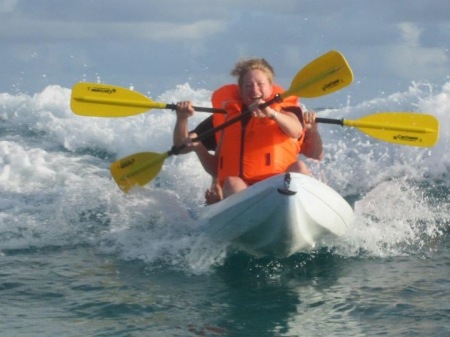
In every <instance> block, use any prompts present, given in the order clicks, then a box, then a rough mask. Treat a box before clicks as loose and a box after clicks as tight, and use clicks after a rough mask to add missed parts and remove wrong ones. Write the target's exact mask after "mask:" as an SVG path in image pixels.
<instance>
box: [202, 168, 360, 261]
mask: <svg viewBox="0 0 450 337" xmlns="http://www.w3.org/2000/svg"><path fill="white" fill-rule="evenodd" d="M200 219H201V228H202V230H203V232H204V233H206V234H207V235H208V236H210V237H211V238H213V239H214V240H217V241H222V242H228V243H230V244H232V245H233V246H235V247H237V248H239V249H242V250H245V251H247V252H249V253H251V254H254V255H258V256H261V255H274V256H278V257H287V256H290V255H292V254H294V253H296V252H299V251H308V250H311V249H312V248H314V247H315V245H316V242H317V241H318V240H320V239H321V238H323V237H324V236H327V235H335V236H341V235H343V234H344V233H345V232H346V230H347V229H348V227H349V226H350V225H351V223H352V222H353V210H352V208H351V207H350V205H349V204H348V203H347V202H346V201H345V200H344V199H343V198H342V197H341V196H340V195H339V194H338V193H337V192H336V191H334V190H333V189H332V188H330V187H329V186H327V185H325V184H323V183H321V182H320V181H318V180H316V179H314V178H312V177H309V176H306V175H303V174H300V173H287V174H280V175H276V176H274V177H271V178H269V179H266V180H264V181H262V182H259V183H257V184H255V185H253V186H250V187H249V188H247V189H246V190H244V191H242V192H240V193H237V194H235V195H232V196H230V197H228V198H226V199H225V200H223V201H221V202H219V203H216V204H213V205H210V206H207V207H205V209H204V211H203V212H202V214H201V216H200Z"/></svg>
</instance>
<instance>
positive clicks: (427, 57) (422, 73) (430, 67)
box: [386, 22, 449, 80]
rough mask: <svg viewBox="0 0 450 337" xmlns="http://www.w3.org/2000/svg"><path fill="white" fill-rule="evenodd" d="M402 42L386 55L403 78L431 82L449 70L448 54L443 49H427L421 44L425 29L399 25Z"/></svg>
mask: <svg viewBox="0 0 450 337" xmlns="http://www.w3.org/2000/svg"><path fill="white" fill-rule="evenodd" d="M398 30H399V32H400V36H401V38H402V42H401V43H400V44H397V45H393V46H391V47H389V48H387V52H386V55H388V56H387V58H388V62H389V63H388V64H389V65H390V68H391V70H392V71H393V72H394V73H395V74H397V75H398V76H400V77H403V78H411V77H413V78H415V79H416V80H430V79H432V78H434V77H436V76H439V75H440V74H441V75H442V77H444V76H445V72H446V70H447V69H448V65H449V58H448V54H447V52H446V51H445V50H443V49H442V48H433V47H425V46H423V45H422V44H421V37H422V34H423V32H424V29H423V28H421V27H419V26H418V25H417V24H413V23H410V22H402V23H399V24H398Z"/></svg>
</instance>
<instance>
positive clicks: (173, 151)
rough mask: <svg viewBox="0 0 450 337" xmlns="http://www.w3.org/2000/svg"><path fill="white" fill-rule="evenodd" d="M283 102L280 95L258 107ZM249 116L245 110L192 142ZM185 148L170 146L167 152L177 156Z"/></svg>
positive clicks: (198, 140) (199, 140)
mask: <svg viewBox="0 0 450 337" xmlns="http://www.w3.org/2000/svg"><path fill="white" fill-rule="evenodd" d="M282 100H283V98H282V97H281V95H280V94H276V95H275V97H274V98H272V99H271V100H269V101H267V102H265V103H262V104H260V105H259V108H260V109H264V108H267V107H268V106H270V105H271V104H273V103H275V102H281V101H282ZM250 114H251V111H250V110H248V109H245V110H244V112H242V113H241V114H240V115H239V116H236V117H234V118H232V119H230V120H229V121H226V122H225V123H223V124H221V125H219V126H218V127H215V128H212V129H209V130H208V131H205V132H203V133H202V134H201V135H199V136H198V137H196V138H194V139H192V141H193V142H201V141H202V140H205V139H206V138H208V137H209V136H211V135H213V134H214V133H216V132H219V131H222V130H223V129H225V128H226V127H228V126H229V125H231V124H234V123H236V122H238V121H240V120H242V119H244V118H245V117H247V116H249V115H250ZM185 148H186V144H181V145H179V146H175V145H174V146H172V148H171V149H170V151H169V155H172V154H174V155H178V154H180V153H181V151H183V150H184V149H185Z"/></svg>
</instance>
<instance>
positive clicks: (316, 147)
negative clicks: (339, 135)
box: [300, 111, 324, 160]
mask: <svg viewBox="0 0 450 337" xmlns="http://www.w3.org/2000/svg"><path fill="white" fill-rule="evenodd" d="M303 119H304V121H305V128H306V130H305V140H304V142H303V145H302V149H301V152H300V153H301V154H303V155H304V156H305V157H307V158H311V159H316V160H322V159H323V156H324V151H323V144H322V137H321V136H320V133H319V129H318V127H317V124H316V123H315V119H316V114H315V113H314V112H308V111H305V112H304V113H303Z"/></svg>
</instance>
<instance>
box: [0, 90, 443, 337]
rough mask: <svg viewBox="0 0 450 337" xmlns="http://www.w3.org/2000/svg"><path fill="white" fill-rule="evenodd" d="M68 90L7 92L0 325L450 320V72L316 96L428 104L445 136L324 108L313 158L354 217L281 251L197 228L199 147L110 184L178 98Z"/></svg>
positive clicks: (165, 331)
mask: <svg viewBox="0 0 450 337" xmlns="http://www.w3.org/2000/svg"><path fill="white" fill-rule="evenodd" d="M112 84H113V83H112ZM70 94H71V89H70V88H65V87H61V86H58V85H53V86H48V87H46V88H43V90H42V92H40V93H36V94H32V95H30V94H25V93H16V92H15V93H0V301H1V306H0V329H1V330H0V331H1V332H0V335H1V336H2V337H3V336H5V337H6V336H155V337H156V336H164V337H168V336H231V337H239V336H246V337H252V336H255V337H265V336H408V337H410V336H427V337H443V336H449V335H450V251H449V247H450V238H449V224H450V216H449V210H450V177H449V176H450V136H449V132H448V126H449V125H450V82H449V83H447V84H446V85H444V86H442V87H436V86H433V85H431V84H426V83H412V84H411V86H410V87H409V88H405V90H404V91H403V92H398V93H394V94H390V95H386V96H379V97H374V98H373V99H371V100H368V101H365V102H362V103H358V104H354V105H352V104H351V103H346V105H345V106H342V107H339V108H335V109H326V110H323V111H320V112H319V116H322V117H330V118H346V119H357V118H360V117H363V116H366V115H369V114H373V113H376V112H386V111H406V112H423V113H429V114H432V115H434V116H435V117H437V118H438V119H439V121H440V125H441V135H440V140H439V143H438V144H437V145H436V146H434V147H432V148H415V147H408V146H401V145H396V144H389V143H386V142H383V141H379V140H376V139H374V138H371V137H369V136H366V135H365V134H363V133H362V132H360V131H359V130H356V129H352V128H349V127H344V128H342V127H339V126H332V125H321V126H320V130H321V134H322V137H323V141H324V144H325V149H326V157H325V160H324V161H323V162H320V163H317V162H312V161H308V162H307V163H308V165H309V167H310V169H311V170H312V172H313V174H314V175H315V176H316V177H320V179H321V180H323V181H325V182H326V183H327V184H329V185H330V186H331V187H333V188H334V189H335V190H336V191H338V192H339V193H340V194H341V195H342V196H344V197H345V198H346V199H347V200H348V201H349V202H350V204H351V205H352V207H353V208H354V210H355V223H354V224H353V226H352V228H350V229H349V231H348V232H347V233H346V234H345V235H344V236H342V237H340V238H337V239H333V240H331V239H327V240H324V241H323V242H319V243H318V245H317V247H316V249H315V250H313V251H309V252H299V253H298V254H295V255H293V256H291V257H289V258H285V259H277V258H273V257H259V258H258V257H254V256H251V255H248V254H246V253H244V252H240V251H236V250H234V249H233V248H232V247H229V246H226V245H217V244H215V243H212V242H208V241H207V240H202V239H201V238H200V237H199V236H198V235H196V234H195V233H196V227H197V226H198V221H197V216H198V212H199V209H201V208H202V207H204V206H203V194H204V191H205V189H206V188H207V187H208V184H209V178H208V176H207V174H206V173H204V172H203V170H202V168H201V166H200V164H199V163H198V161H197V159H196V157H195V155H192V154H188V155H182V156H172V157H170V158H168V159H167V160H166V161H165V162H164V167H163V168H162V170H161V172H160V174H159V175H158V176H157V178H156V179H155V180H154V181H153V182H152V183H151V184H149V185H147V186H145V187H144V188H140V189H135V190H133V191H132V192H131V193H129V194H124V193H122V192H121V191H120V190H119V189H118V188H117V186H116V184H115V183H114V181H113V180H112V179H111V176H110V172H109V165H110V163H111V162H112V161H114V160H116V159H118V158H121V157H124V156H127V155H129V154H132V153H135V152H141V151H151V152H164V151H167V150H169V149H170V147H171V132H172V128H173V125H174V121H175V115H174V113H173V112H172V111H169V110H151V111H149V112H147V113H143V114H139V115H136V116H133V117H127V118H93V117H81V116H77V115H75V114H73V113H72V111H71V109H70ZM210 94H211V92H210V91H209V90H207V89H193V88H192V87H191V86H190V85H189V84H181V85H179V86H177V87H176V88H174V89H173V90H170V91H168V92H164V93H162V94H161V95H160V96H158V97H152V99H154V100H157V101H162V102H168V103H172V102H176V101H178V100H185V99H189V100H193V101H194V102H195V104H196V105H199V106H210V103H209V96H210ZM306 104H307V106H308V108H310V109H313V108H314V100H308V102H306ZM206 116H207V115H206V114H202V113H199V114H196V115H195V116H194V117H193V118H192V120H191V123H192V126H194V125H196V124H197V123H199V122H200V121H201V120H202V119H203V118H205V117H206Z"/></svg>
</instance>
